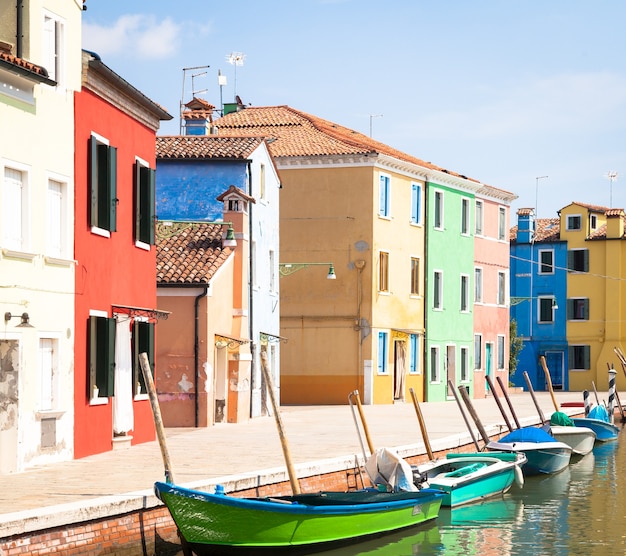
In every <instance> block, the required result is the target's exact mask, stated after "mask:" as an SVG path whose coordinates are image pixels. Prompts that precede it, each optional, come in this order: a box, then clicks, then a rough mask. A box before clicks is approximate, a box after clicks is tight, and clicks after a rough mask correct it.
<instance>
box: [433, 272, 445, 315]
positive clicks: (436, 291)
mask: <svg viewBox="0 0 626 556" xmlns="http://www.w3.org/2000/svg"><path fill="white" fill-rule="evenodd" d="M433 309H443V272H441V270H435V272H434V273H433Z"/></svg>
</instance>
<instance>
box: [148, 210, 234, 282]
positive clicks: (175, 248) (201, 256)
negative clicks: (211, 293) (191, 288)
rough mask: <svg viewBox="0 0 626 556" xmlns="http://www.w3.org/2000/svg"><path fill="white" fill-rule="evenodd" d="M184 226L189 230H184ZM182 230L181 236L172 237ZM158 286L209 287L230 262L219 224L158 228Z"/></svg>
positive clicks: (173, 225) (158, 225) (164, 226)
mask: <svg viewBox="0 0 626 556" xmlns="http://www.w3.org/2000/svg"><path fill="white" fill-rule="evenodd" d="M185 224H189V225H187V227H185ZM177 227H180V228H182V229H180V230H179V231H178V233H175V234H174V235H171V237H168V236H170V234H171V233H172V232H173V231H175V230H176V228H177ZM156 248H157V284H161V285H163V284H179V285H192V284H208V283H209V282H210V281H211V278H213V276H214V275H215V273H216V272H217V270H218V269H219V268H220V266H222V264H224V262H225V261H226V259H228V256H229V254H230V253H231V250H230V249H229V248H222V226H221V225H219V224H204V223H201V222H194V223H176V222H174V223H173V224H172V225H168V224H167V223H164V222H159V223H158V224H157V243H156Z"/></svg>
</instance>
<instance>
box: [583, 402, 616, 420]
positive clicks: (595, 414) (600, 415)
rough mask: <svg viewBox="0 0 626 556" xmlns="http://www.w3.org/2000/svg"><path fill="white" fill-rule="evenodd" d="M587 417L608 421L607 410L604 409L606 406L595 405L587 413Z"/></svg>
mask: <svg viewBox="0 0 626 556" xmlns="http://www.w3.org/2000/svg"><path fill="white" fill-rule="evenodd" d="M587 418H588V419H597V420H598V421H605V422H606V423H610V422H611V421H610V420H609V412H608V411H607V410H606V407H604V406H603V405H596V406H595V407H594V408H593V409H592V410H591V411H590V412H589V415H587Z"/></svg>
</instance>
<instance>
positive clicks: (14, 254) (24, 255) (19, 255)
mask: <svg viewBox="0 0 626 556" xmlns="http://www.w3.org/2000/svg"><path fill="white" fill-rule="evenodd" d="M2 256H3V257H6V258H9V259H21V260H24V261H32V260H34V259H35V257H36V256H37V255H36V254H35V253H28V252H27V251H14V250H13V249H2Z"/></svg>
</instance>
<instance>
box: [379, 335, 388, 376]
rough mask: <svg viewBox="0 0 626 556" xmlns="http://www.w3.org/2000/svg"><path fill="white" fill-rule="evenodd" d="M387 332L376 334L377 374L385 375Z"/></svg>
mask: <svg viewBox="0 0 626 556" xmlns="http://www.w3.org/2000/svg"><path fill="white" fill-rule="evenodd" d="M387 336H388V334H387V332H379V333H378V374H386V373H387Z"/></svg>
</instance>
